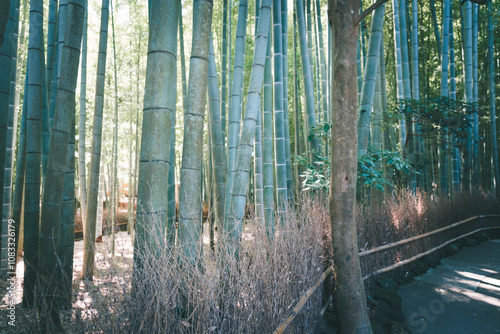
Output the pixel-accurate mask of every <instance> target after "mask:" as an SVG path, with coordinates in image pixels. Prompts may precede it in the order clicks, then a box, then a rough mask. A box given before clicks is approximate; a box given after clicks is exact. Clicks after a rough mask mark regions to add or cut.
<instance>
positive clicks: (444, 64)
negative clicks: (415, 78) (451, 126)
mask: <svg viewBox="0 0 500 334" xmlns="http://www.w3.org/2000/svg"><path fill="white" fill-rule="evenodd" d="M449 29H450V0H444V2H443V46H442V47H441V48H440V49H441V52H442V53H441V96H444V97H448V96H449V89H448V67H449V46H450V41H449ZM442 132H443V133H442V134H441V139H440V140H441V143H440V148H439V151H440V154H439V157H440V162H439V181H440V184H439V189H440V191H441V193H442V194H443V195H444V196H447V194H448V135H447V129H446V128H442Z"/></svg>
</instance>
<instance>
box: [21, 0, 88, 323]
mask: <svg viewBox="0 0 500 334" xmlns="http://www.w3.org/2000/svg"><path fill="white" fill-rule="evenodd" d="M85 5H86V1H85V0H70V1H69V2H68V16H67V24H66V29H65V31H64V47H63V52H62V54H61V75H60V78H59V85H58V89H57V90H58V91H57V100H56V109H55V114H54V122H53V126H52V134H51V137H50V150H49V160H48V164H47V175H46V178H45V186H44V192H43V199H42V214H41V223H40V246H39V252H40V254H43V256H40V258H39V270H40V275H41V277H43V278H44V280H47V279H48V281H42V286H41V288H40V290H39V291H40V292H41V294H42V296H41V300H42V301H45V302H47V303H48V305H46V306H47V309H46V310H44V313H45V312H46V313H45V314H44V313H42V315H41V317H43V318H41V319H42V320H43V321H47V325H45V324H43V321H42V329H44V327H47V326H49V327H50V326H51V323H53V324H55V325H56V326H58V327H60V323H59V311H58V307H59V306H60V304H59V296H60V294H59V293H60V290H59V289H60V286H61V285H60V282H58V279H57V277H56V278H55V279H49V278H51V277H52V275H54V274H55V273H57V272H58V271H59V270H60V269H61V268H60V267H59V264H58V263H59V262H58V255H57V253H56V249H57V248H56V247H58V245H59V240H61V239H60V236H59V232H60V228H59V227H60V225H61V205H62V200H63V190H64V189H63V188H64V179H65V178H64V174H65V172H66V168H67V165H66V162H67V159H65V158H66V157H67V154H68V146H69V142H70V137H71V133H72V131H74V129H73V130H72V127H73V128H74V124H75V123H74V117H75V116H74V113H75V90H76V83H77V77H78V65H79V58H80V48H81V42H82V32H83V17H84V12H85ZM30 101H31V100H30ZM30 103H31V102H30ZM28 133H29V131H28ZM73 133H74V132H73ZM73 149H74V148H73ZM27 152H28V150H27ZM73 152H74V151H73ZM60 157H64V158H63V159H60ZM73 157H74V155H73ZM26 193H28V190H26ZM72 219H74V216H73V217H72ZM70 237H71V238H73V237H74V234H71V236H70ZM62 245H63V246H65V244H64V243H63V244H62ZM56 275H57V274H56ZM54 301H55V303H54ZM48 315H50V317H51V318H50V320H49V317H48Z"/></svg>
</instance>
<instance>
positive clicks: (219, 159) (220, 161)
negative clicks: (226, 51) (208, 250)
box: [208, 38, 226, 240]
mask: <svg viewBox="0 0 500 334" xmlns="http://www.w3.org/2000/svg"><path fill="white" fill-rule="evenodd" d="M208 98H209V110H210V127H211V128H210V129H211V131H210V138H211V142H212V145H211V147H210V149H211V152H212V159H213V170H214V175H215V187H214V196H215V215H216V217H217V224H218V231H219V233H220V232H221V231H222V223H223V222H224V205H225V202H226V201H225V197H226V157H225V150H224V143H223V132H224V131H223V130H222V125H221V123H222V121H221V109H220V108H221V102H220V96H219V86H218V80H217V69H216V67H215V55H214V50H213V40H212V38H210V58H209V63H208ZM219 237H220V234H219ZM219 240H220V239H219Z"/></svg>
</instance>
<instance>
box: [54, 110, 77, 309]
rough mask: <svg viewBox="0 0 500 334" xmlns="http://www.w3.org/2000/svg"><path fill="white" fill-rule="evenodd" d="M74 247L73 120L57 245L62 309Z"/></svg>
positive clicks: (66, 303) (67, 299)
mask: <svg viewBox="0 0 500 334" xmlns="http://www.w3.org/2000/svg"><path fill="white" fill-rule="evenodd" d="M74 246H75V119H74V115H73V125H72V127H71V133H70V137H69V142H68V153H67V154H66V173H65V174H64V190H63V199H62V205H61V225H60V227H59V244H58V245H57V255H58V260H59V261H60V266H61V270H60V272H59V273H58V274H59V275H60V276H61V277H60V278H59V279H58V281H59V282H60V284H61V293H60V294H61V296H60V298H61V304H60V307H61V308H64V309H71V297H72V291H73V290H72V289H73V284H72V283H73V252H74Z"/></svg>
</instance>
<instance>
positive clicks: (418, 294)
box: [398, 240, 500, 334]
mask: <svg viewBox="0 0 500 334" xmlns="http://www.w3.org/2000/svg"><path fill="white" fill-rule="evenodd" d="M499 253H500V240H490V241H488V242H485V243H482V244H480V245H477V246H474V247H471V248H463V249H461V250H460V251H459V252H458V253H457V254H456V255H454V256H451V257H449V258H446V259H443V260H442V265H439V266H438V267H436V268H434V269H430V270H429V271H428V272H427V273H426V274H425V275H422V276H419V277H417V278H415V280H414V281H413V282H412V283H411V284H409V285H405V286H403V287H401V288H400V289H399V291H398V294H399V295H400V296H401V297H402V299H403V303H402V310H403V313H404V316H405V320H406V323H407V325H408V327H409V328H410V329H411V331H412V333H426V334H427V333H428V334H431V333H436V334H437V333H439V334H442V333H454V334H458V333H464V334H465V333H484V334H490V333H500V256H498V254H499Z"/></svg>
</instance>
